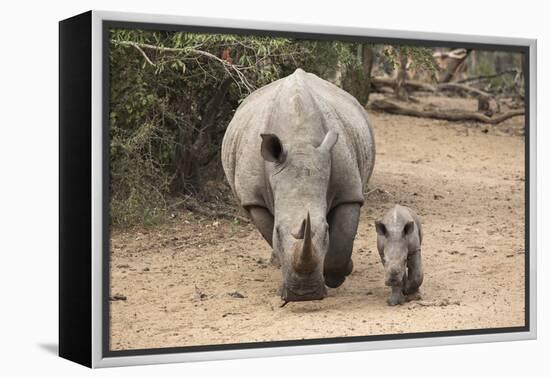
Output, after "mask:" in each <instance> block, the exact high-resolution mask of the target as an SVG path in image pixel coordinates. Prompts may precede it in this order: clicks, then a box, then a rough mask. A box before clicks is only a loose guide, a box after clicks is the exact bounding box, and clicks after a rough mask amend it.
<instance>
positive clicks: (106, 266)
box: [101, 20, 531, 358]
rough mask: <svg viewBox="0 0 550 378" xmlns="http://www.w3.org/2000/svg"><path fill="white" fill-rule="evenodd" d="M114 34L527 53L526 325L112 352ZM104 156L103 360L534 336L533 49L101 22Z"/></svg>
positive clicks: (302, 33) (525, 72)
mask: <svg viewBox="0 0 550 378" xmlns="http://www.w3.org/2000/svg"><path fill="white" fill-rule="evenodd" d="M111 29H141V30H150V31H163V32H190V33H219V34H235V35H255V36H270V37H283V38H293V39H310V40H311V39H316V40H325V41H335V40H338V41H343V42H362V43H378V44H382V43H386V44H395V45H414V46H422V47H448V48H458V47H462V48H471V49H476V50H488V51H508V52H517V53H522V54H523V58H524V61H525V64H524V72H523V74H524V82H525V99H524V101H525V109H526V111H525V135H524V146H525V148H524V152H525V159H524V160H525V167H524V169H525V188H524V190H525V229H524V237H525V262H524V263H525V274H524V276H525V284H524V287H525V293H524V298H525V304H524V311H525V325H524V326H519V327H502V328H481V329H467V330H455V331H431V332H417V333H403V334H387V335H368V336H347V337H331V338H317V339H304V340H284V341H265V342H250V343H232V344H216V345H194V346H182V347H166V348H150V349H128V350H119V351H113V350H110V348H109V344H110V316H109V315H110V302H109V291H110V191H109V187H110V181H109V180H110V154H109V152H110V151H109V145H110V137H109V135H110V124H109V112H110V71H109V68H110V67H109V51H110V30H111ZM403 33H406V31H403ZM102 39H103V41H102V42H103V44H102V46H103V48H102V49H103V51H102V54H103V56H102V65H103V71H102V72H103V74H102V76H103V77H102V93H103V98H102V105H103V109H102V112H103V114H102V124H103V125H102V131H103V140H102V143H103V145H102V151H103V159H102V161H103V167H102V168H103V188H102V194H103V204H102V206H103V211H102V213H103V214H102V215H103V235H102V236H103V244H102V249H103V251H102V252H103V262H102V277H103V279H102V294H101V295H102V330H101V332H102V357H104V358H105V357H123V356H143V355H156V354H173V353H189V352H207V351H223V350H235V349H256V348H277V347H289V346H307V345H320V344H339V343H352V342H365V341H384V340H406V339H421V338H433V337H448V336H473V335H488V334H498V333H517V332H528V331H529V330H530V297H529V294H530V287H529V278H530V276H529V275H530V273H529V272H530V269H529V266H530V265H529V263H530V256H529V255H530V242H529V225H530V209H529V205H530V193H529V191H530V169H529V164H530V158H529V152H530V143H529V141H530V123H529V121H530V101H531V99H530V78H531V75H530V55H529V46H519V45H506V44H487V43H469V42H452V41H451V42H449V41H439V40H420V39H409V38H384V37H368V36H354V35H344V34H324V33H307V32H288V31H273V30H257V29H244V28H228V27H210V26H195V25H176V24H162V23H146V22H127V21H116V20H104V21H103V22H102Z"/></svg>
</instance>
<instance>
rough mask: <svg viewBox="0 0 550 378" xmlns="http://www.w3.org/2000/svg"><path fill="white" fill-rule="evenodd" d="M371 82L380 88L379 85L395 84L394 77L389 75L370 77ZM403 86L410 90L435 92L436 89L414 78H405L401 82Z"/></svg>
mask: <svg viewBox="0 0 550 378" xmlns="http://www.w3.org/2000/svg"><path fill="white" fill-rule="evenodd" d="M371 84H372V85H374V86H375V87H376V88H378V89H380V88H381V87H391V88H393V87H394V86H395V79H393V78H391V77H374V76H373V77H371ZM403 85H404V86H405V88H407V90H410V91H424V92H435V91H436V90H437V89H436V87H435V86H433V85H430V84H426V83H422V82H420V81H415V80H405V82H404V83H403Z"/></svg>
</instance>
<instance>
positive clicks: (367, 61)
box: [361, 43, 374, 106]
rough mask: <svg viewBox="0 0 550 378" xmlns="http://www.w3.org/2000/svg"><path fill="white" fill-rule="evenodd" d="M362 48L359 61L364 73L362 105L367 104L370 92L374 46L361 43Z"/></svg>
mask: <svg viewBox="0 0 550 378" xmlns="http://www.w3.org/2000/svg"><path fill="white" fill-rule="evenodd" d="M361 49H362V51H361V52H362V59H361V63H362V66H363V73H364V75H365V83H364V86H365V91H366V94H365V103H364V104H363V105H365V106H366V105H367V103H368V102H369V95H370V92H371V73H372V67H373V64H374V48H373V46H372V45H371V44H370V43H363V44H362V45H361Z"/></svg>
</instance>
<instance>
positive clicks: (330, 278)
mask: <svg viewBox="0 0 550 378" xmlns="http://www.w3.org/2000/svg"><path fill="white" fill-rule="evenodd" d="M352 271H353V260H351V259H350V260H349V261H348V265H347V266H346V269H345V270H344V271H343V272H330V271H329V272H327V271H325V285H327V286H328V287H331V288H333V289H335V288H337V287H339V286H341V285H342V284H343V283H344V281H345V280H346V276H349V275H350V274H351V272H352Z"/></svg>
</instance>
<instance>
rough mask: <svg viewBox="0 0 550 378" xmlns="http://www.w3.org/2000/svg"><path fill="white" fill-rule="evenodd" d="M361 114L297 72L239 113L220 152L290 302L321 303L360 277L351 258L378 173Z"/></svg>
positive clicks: (349, 100) (347, 99)
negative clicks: (367, 192)
mask: <svg viewBox="0 0 550 378" xmlns="http://www.w3.org/2000/svg"><path fill="white" fill-rule="evenodd" d="M374 155H375V151H374V137H373V133H372V129H371V128H370V126H369V124H368V122H367V114H366V112H365V110H364V108H363V107H362V106H361V105H360V104H359V103H358V102H357V100H355V98H354V97H353V96H351V95H349V94H348V93H346V92H345V91H343V90H341V89H340V88H338V87H336V86H335V85H333V84H330V83H329V82H327V81H325V80H322V79H320V78H319V77H317V76H315V75H313V74H309V73H306V72H304V71H302V70H300V69H298V70H296V72H294V73H293V74H292V75H290V76H287V77H286V78H283V79H280V80H277V81H275V82H273V83H271V84H269V85H267V86H265V87H263V88H260V89H258V90H257V91H255V92H254V93H252V94H251V95H250V96H248V97H247V98H246V99H245V100H244V102H243V103H242V104H241V105H240V106H239V108H238V109H237V111H236V113H235V116H234V117H233V119H232V121H231V123H230V124H229V126H228V128H227V131H226V133H225V136H224V140H223V144H222V163H223V168H224V171H225V175H226V177H227V180H228V182H229V184H230V186H231V188H232V190H233V192H234V194H235V196H236V197H237V199H238V201H239V203H240V205H241V206H242V207H243V208H244V209H245V210H246V211H247V212H248V214H249V215H250V218H251V219H252V222H253V223H254V224H255V226H256V227H257V228H258V230H259V231H260V233H261V234H262V236H263V237H264V238H265V240H266V241H267V242H268V243H269V244H270V245H271V246H272V247H273V255H272V261H274V263H276V264H278V265H280V266H281V270H282V274H283V282H282V285H281V297H282V298H283V299H284V300H285V301H302V300H314V299H322V298H324V297H325V296H326V287H325V284H326V285H327V286H329V287H338V286H340V285H341V284H342V283H343V282H344V280H345V277H346V276H347V275H349V274H350V273H351V271H352V269H353V263H352V261H351V252H352V249H353V241H354V239H355V234H356V231H357V224H358V222H359V210H360V207H361V205H362V204H363V201H364V198H363V189H364V187H365V185H366V183H367V181H368V179H369V177H370V175H371V173H372V169H373V166H374Z"/></svg>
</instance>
